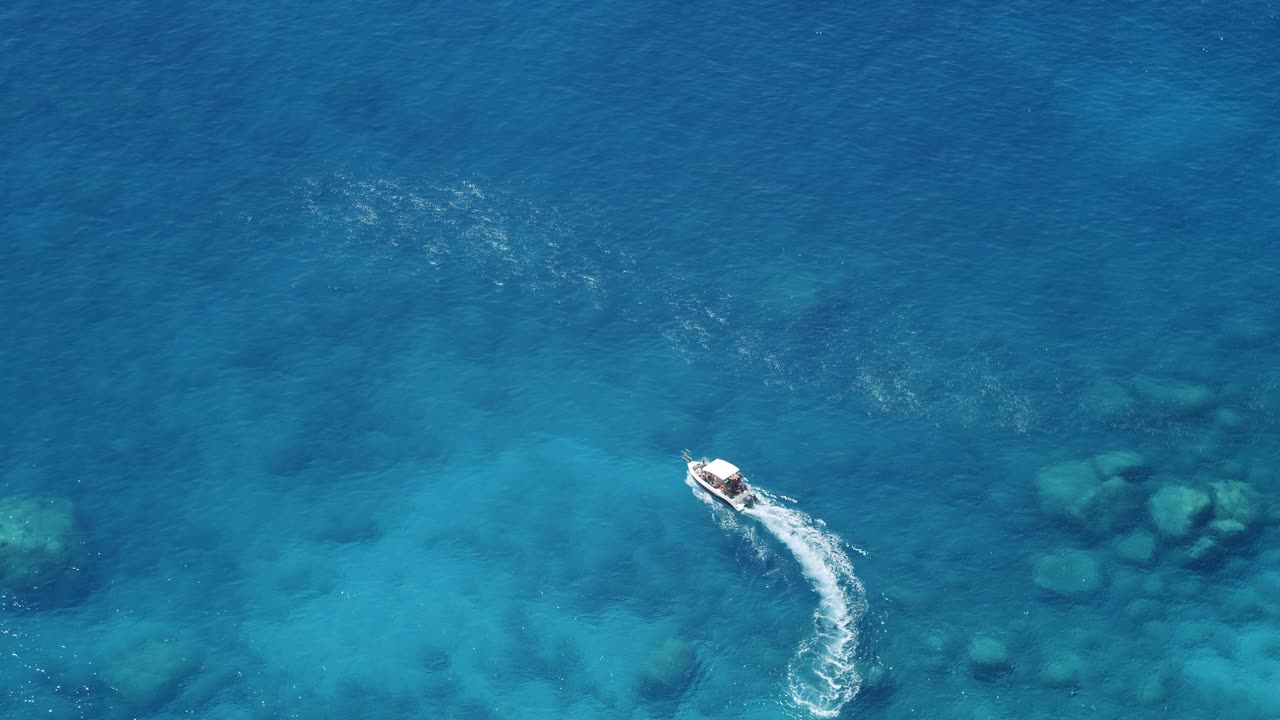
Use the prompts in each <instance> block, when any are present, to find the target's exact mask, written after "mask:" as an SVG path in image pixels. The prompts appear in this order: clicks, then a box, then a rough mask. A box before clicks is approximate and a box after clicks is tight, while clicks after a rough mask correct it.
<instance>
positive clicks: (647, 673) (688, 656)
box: [640, 638, 698, 697]
mask: <svg viewBox="0 0 1280 720" xmlns="http://www.w3.org/2000/svg"><path fill="white" fill-rule="evenodd" d="M697 664H698V656H697V653H695V652H694V650H693V646H692V645H690V644H689V643H688V642H686V641H684V640H681V639H680V638H667V639H666V640H664V641H663V643H662V644H661V645H659V646H657V647H655V648H654V649H653V650H651V651H650V652H649V654H648V655H647V656H646V657H645V660H644V662H643V663H642V664H641V666H640V689H641V691H642V692H643V693H644V694H645V695H648V696H650V697H669V696H672V695H677V694H679V693H681V692H683V691H684V689H685V688H686V687H687V686H688V684H689V682H690V681H691V680H693V675H694V671H695V670H696V669H697Z"/></svg>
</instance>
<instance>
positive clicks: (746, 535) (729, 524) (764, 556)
mask: <svg viewBox="0 0 1280 720" xmlns="http://www.w3.org/2000/svg"><path fill="white" fill-rule="evenodd" d="M684 484H685V485H688V486H689V489H690V490H692V491H693V494H694V495H695V496H697V498H698V499H699V500H701V501H702V502H704V503H706V504H707V506H709V507H710V508H711V513H712V515H713V516H714V517H715V521H716V524H717V525H719V526H720V529H721V530H727V531H729V532H732V533H737V534H738V535H740V536H742V539H744V540H746V541H747V544H749V545H751V549H752V550H753V551H755V554H756V559H757V560H759V561H760V562H768V561H769V559H770V558H772V557H774V554H773V552H772V551H771V550H770V549H769V546H768V545H766V544H765V542H764V541H763V540H761V539H760V534H759V533H757V532H756V529H755V528H754V527H751V526H750V525H746V524H743V523H740V522H738V521H737V518H735V517H734V515H736V514H737V513H735V512H734V511H732V510H730V509H729V508H727V507H725V506H724V505H721V504H720V502H719V501H717V500H713V499H712V498H711V496H710V495H708V494H707V491H706V490H703V489H702V486H701V485H698V484H697V483H695V482H694V481H693V478H692V477H690V476H689V473H685V475H684Z"/></svg>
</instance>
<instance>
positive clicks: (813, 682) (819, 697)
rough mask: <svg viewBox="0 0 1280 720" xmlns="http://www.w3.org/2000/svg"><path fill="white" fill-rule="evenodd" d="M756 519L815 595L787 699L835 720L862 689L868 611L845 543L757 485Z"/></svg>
mask: <svg viewBox="0 0 1280 720" xmlns="http://www.w3.org/2000/svg"><path fill="white" fill-rule="evenodd" d="M755 489H756V494H757V496H758V498H759V500H758V502H757V503H756V506H755V507H754V508H752V509H750V510H746V511H745V512H746V513H748V514H750V515H751V516H753V517H755V518H756V519H758V520H759V521H760V523H761V524H762V525H764V526H765V527H766V528H768V530H769V531H770V532H772V533H773V534H774V535H775V536H777V538H778V540H779V541H781V542H782V544H783V545H786V546H787V549H788V550H790V551H791V553H792V554H793V555H795V557H796V560H797V561H799V563H800V567H801V569H802V570H803V571H804V574H805V577H807V578H808V579H809V582H810V584H811V585H812V586H813V589H814V592H816V593H818V598H819V602H818V608H817V610H815V611H814V613H813V628H814V634H813V635H812V636H811V637H809V638H808V639H806V640H805V641H804V642H802V643H801V644H800V647H799V648H798V649H797V650H796V654H795V656H794V657H792V658H791V663H790V665H789V666H788V668H787V685H788V690H789V691H790V693H791V700H792V701H793V702H794V703H795V704H796V705H798V706H800V707H802V708H804V709H806V710H808V711H809V712H810V713H811V714H813V715H815V716H818V717H836V716H837V715H839V714H840V711H841V709H843V708H844V706H845V705H846V704H848V703H849V701H850V700H853V698H854V697H855V696H856V695H857V694H858V690H859V689H861V687H862V678H861V677H859V675H858V669H857V667H856V665H855V663H854V660H855V655H856V654H857V651H858V623H859V622H860V621H861V620H862V615H863V613H865V612H866V609H867V599H866V592H865V590H864V589H863V587H862V581H861V580H859V579H858V576H857V575H856V574H854V571H853V563H852V562H851V561H850V560H849V556H848V555H846V554H845V552H844V549H843V545H844V543H843V542H842V541H841V540H840V538H839V537H837V536H836V535H835V534H833V533H831V532H828V531H827V530H824V529H822V527H821V526H820V525H819V523H818V522H817V521H815V520H814V519H813V518H811V517H809V516H808V515H806V514H805V513H803V512H800V511H799V510H795V509H792V508H788V507H783V506H781V505H778V504H776V503H774V502H772V501H773V497H772V496H771V495H769V494H768V493H766V492H763V491H761V490H760V489H759V488H758V487H757V488H755Z"/></svg>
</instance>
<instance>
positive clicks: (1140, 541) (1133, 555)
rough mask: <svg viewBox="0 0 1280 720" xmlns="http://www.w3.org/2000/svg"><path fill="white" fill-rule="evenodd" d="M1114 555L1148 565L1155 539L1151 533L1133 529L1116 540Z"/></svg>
mask: <svg viewBox="0 0 1280 720" xmlns="http://www.w3.org/2000/svg"><path fill="white" fill-rule="evenodd" d="M1115 549H1116V556H1118V557H1119V558H1120V559H1121V560H1124V561H1125V562H1131V563H1133V564H1135V565H1150V564H1151V560H1152V559H1153V558H1154V557H1155V553H1156V539H1155V538H1154V537H1152V535H1151V533H1149V532H1144V531H1142V530H1135V531H1133V532H1131V533H1129V534H1128V535H1125V536H1124V537H1122V538H1120V539H1119V540H1116V543H1115Z"/></svg>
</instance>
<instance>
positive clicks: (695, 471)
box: [680, 452, 756, 511]
mask: <svg viewBox="0 0 1280 720" xmlns="http://www.w3.org/2000/svg"><path fill="white" fill-rule="evenodd" d="M680 457H681V458H683V459H684V461H685V462H686V463H687V464H688V465H689V479H690V480H693V481H694V482H695V483H697V484H698V485H700V486H701V487H702V489H703V490H706V491H707V492H708V493H710V494H711V496H712V497H714V498H716V499H718V500H720V501H721V502H723V503H724V504H726V505H728V506H729V507H731V508H733V509H734V510H738V511H742V510H746V509H747V508H749V507H751V506H752V505H755V503H756V494H755V493H754V492H752V491H751V487H750V486H749V485H747V479H746V478H745V477H743V476H742V471H741V470H739V469H738V466H737V465H734V464H733V463H731V462H729V461H727V460H721V459H720V458H716V459H715V460H712V461H710V462H708V461H706V460H694V459H693V457H692V456H690V455H689V453H687V452H686V453H682V454H681V455H680Z"/></svg>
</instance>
